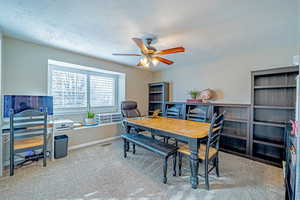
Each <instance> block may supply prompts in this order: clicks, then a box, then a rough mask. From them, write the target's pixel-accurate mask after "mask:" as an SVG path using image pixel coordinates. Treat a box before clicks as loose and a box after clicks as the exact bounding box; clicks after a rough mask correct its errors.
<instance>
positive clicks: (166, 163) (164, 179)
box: [163, 157, 168, 184]
mask: <svg viewBox="0 0 300 200" xmlns="http://www.w3.org/2000/svg"><path fill="white" fill-rule="evenodd" d="M167 170H168V157H165V161H164V166H163V172H164V177H163V183H164V184H166V183H167Z"/></svg>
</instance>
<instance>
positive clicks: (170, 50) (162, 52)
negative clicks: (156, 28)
mask: <svg viewBox="0 0 300 200" xmlns="http://www.w3.org/2000/svg"><path fill="white" fill-rule="evenodd" d="M184 51H185V49H184V48H183V47H176V48H172V49H165V50H161V51H158V52H157V53H155V54H157V55H166V54H172V53H180V52H184Z"/></svg>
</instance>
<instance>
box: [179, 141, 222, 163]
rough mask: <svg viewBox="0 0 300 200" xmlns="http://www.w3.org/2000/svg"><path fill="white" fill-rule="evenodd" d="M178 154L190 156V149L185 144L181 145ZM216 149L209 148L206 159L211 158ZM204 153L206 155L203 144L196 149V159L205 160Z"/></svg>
mask: <svg viewBox="0 0 300 200" xmlns="http://www.w3.org/2000/svg"><path fill="white" fill-rule="evenodd" d="M178 152H180V153H183V154H186V155H190V154H191V152H190V149H189V147H188V145H187V144H182V145H181V146H180V147H179V149H178ZM217 152H218V151H217V149H216V148H213V147H210V148H209V153H208V158H209V159H210V158H212V157H213V156H214V155H215V154H216V153H217ZM205 153H206V145H205V144H201V145H200V147H199V149H198V158H199V159H201V160H205Z"/></svg>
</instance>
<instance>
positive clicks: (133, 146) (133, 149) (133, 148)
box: [132, 144, 135, 154]
mask: <svg viewBox="0 0 300 200" xmlns="http://www.w3.org/2000/svg"><path fill="white" fill-rule="evenodd" d="M132 153H133V154H135V144H132Z"/></svg>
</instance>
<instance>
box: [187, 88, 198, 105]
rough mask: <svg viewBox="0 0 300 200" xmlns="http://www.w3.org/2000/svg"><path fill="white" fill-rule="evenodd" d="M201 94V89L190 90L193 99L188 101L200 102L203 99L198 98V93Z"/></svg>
mask: <svg viewBox="0 0 300 200" xmlns="http://www.w3.org/2000/svg"><path fill="white" fill-rule="evenodd" d="M199 94H200V91H198V90H191V91H189V95H190V96H191V99H188V100H187V102H190V103H200V102H201V99H197V97H198V95H199Z"/></svg>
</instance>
